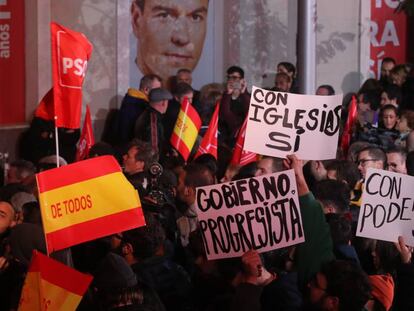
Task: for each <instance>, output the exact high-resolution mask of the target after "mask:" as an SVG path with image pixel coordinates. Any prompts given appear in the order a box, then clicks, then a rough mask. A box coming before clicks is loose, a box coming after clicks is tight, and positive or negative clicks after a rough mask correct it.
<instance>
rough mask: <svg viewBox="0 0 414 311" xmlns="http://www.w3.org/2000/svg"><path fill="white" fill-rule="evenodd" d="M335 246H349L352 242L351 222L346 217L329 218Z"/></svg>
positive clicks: (338, 215)
mask: <svg viewBox="0 0 414 311" xmlns="http://www.w3.org/2000/svg"><path fill="white" fill-rule="evenodd" d="M328 223H329V228H330V229H331V230H330V231H331V237H332V242H333V244H334V246H338V245H349V244H350V242H351V240H352V225H351V221H350V220H349V219H348V218H347V217H345V216H344V215H340V214H335V215H330V217H329V218H328Z"/></svg>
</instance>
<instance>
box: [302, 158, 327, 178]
mask: <svg viewBox="0 0 414 311" xmlns="http://www.w3.org/2000/svg"><path fill="white" fill-rule="evenodd" d="M331 162H332V161H331V160H323V161H319V160H318V161H314V160H312V161H309V164H308V165H309V168H310V173H311V174H312V177H313V178H314V179H315V180H316V181H320V180H323V179H326V178H327V173H328V172H327V170H326V168H327V166H328V165H329V164H330V163H331Z"/></svg>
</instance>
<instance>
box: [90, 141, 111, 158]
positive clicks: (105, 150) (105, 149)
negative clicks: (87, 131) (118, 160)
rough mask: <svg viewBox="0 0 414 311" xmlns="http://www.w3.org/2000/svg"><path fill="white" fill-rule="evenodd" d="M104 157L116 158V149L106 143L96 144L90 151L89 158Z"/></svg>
mask: <svg viewBox="0 0 414 311" xmlns="http://www.w3.org/2000/svg"><path fill="white" fill-rule="evenodd" d="M103 155H111V156H115V150H114V148H113V147H112V146H111V145H110V144H108V143H106V142H103V141H99V142H97V143H96V144H94V145H93V146H92V147H91V149H89V155H88V156H89V158H94V157H99V156H103Z"/></svg>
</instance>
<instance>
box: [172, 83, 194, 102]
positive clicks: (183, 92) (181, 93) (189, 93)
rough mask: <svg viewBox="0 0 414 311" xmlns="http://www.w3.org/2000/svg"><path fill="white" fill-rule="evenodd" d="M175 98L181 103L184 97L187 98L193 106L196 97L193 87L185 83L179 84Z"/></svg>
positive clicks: (175, 91) (176, 87)
mask: <svg viewBox="0 0 414 311" xmlns="http://www.w3.org/2000/svg"><path fill="white" fill-rule="evenodd" d="M173 93H174V98H175V100H176V101H178V102H179V103H180V102H181V101H182V100H183V99H184V97H187V99H188V101H189V103H190V104H191V103H192V102H193V97H194V90H193V88H192V87H191V85H190V84H188V83H185V82H180V83H178V84H177V85H176V86H175V88H174V92H173Z"/></svg>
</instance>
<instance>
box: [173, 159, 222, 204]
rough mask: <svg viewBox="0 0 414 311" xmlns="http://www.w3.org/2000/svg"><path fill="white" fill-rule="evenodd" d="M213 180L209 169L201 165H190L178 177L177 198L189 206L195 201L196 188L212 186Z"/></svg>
mask: <svg viewBox="0 0 414 311" xmlns="http://www.w3.org/2000/svg"><path fill="white" fill-rule="evenodd" d="M214 182H215V178H214V176H213V174H212V173H211V171H210V169H209V168H208V167H207V166H205V165H202V164H198V163H190V164H188V165H187V166H186V167H184V170H182V171H181V172H180V173H179V175H178V185H177V196H178V198H179V199H180V200H181V201H183V202H184V203H186V204H187V205H191V204H193V203H194V202H195V199H196V188H197V187H203V186H208V185H212V184H214Z"/></svg>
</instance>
